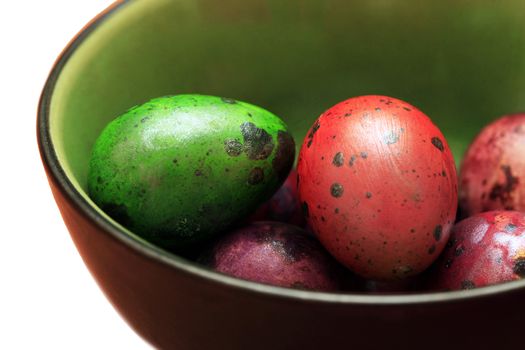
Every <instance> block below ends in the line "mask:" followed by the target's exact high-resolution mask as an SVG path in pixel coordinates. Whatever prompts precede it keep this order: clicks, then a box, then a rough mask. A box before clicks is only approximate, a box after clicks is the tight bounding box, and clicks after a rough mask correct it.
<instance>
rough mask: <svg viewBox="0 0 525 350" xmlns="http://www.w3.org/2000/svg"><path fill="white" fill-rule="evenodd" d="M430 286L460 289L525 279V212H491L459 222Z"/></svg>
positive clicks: (434, 272) (436, 265)
mask: <svg viewBox="0 0 525 350" xmlns="http://www.w3.org/2000/svg"><path fill="white" fill-rule="evenodd" d="M433 270H434V271H433V274H432V276H431V279H430V280H429V284H430V288H431V289H437V290H458V289H472V288H477V287H483V286H487V285H491V284H497V283H502V282H508V281H514V280H518V279H522V278H525V214H524V213H522V212H517V211H490V212H485V213H479V214H476V215H473V216H471V217H469V218H467V219H465V220H463V221H460V222H459V223H457V224H456V225H455V226H454V228H453V230H452V234H451V236H450V240H449V242H448V244H447V247H446V249H445V251H444V252H443V254H442V256H441V257H440V259H439V260H438V261H437V263H436V264H435V266H434V269H433Z"/></svg>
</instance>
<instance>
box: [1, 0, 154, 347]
mask: <svg viewBox="0 0 525 350" xmlns="http://www.w3.org/2000/svg"><path fill="white" fill-rule="evenodd" d="M111 2H112V1H110V0H70V1H58V0H31V1H27V0H26V1H17V0H15V1H9V0H0V152H1V153H0V180H1V181H0V186H1V187H0V199H1V201H0V203H1V204H2V206H1V207H0V234H1V236H0V238H1V239H0V349H150V348H151V347H150V346H148V345H147V344H146V343H145V342H144V341H143V340H142V339H140V338H139V337H138V336H137V335H136V334H135V333H134V332H133V331H132V330H131V329H130V328H129V327H128V326H127V324H126V323H125V322H124V321H123V320H122V318H120V316H119V315H118V314H117V312H116V311H115V310H114V309H113V307H112V306H111V305H110V304H109V302H108V301H107V300H106V299H105V297H104V296H103V294H102V292H101V291H100V290H99V288H98V286H97V285H96V283H95V282H94V280H93V279H92V277H91V275H90V274H89V272H88V271H87V269H86V267H85V266H84V264H83V263H82V260H81V258H80V256H79V255H78V253H77V251H76V249H75V247H74V245H73V243H72V241H71V239H70V238H69V234H68V232H67V230H66V229H65V227H64V224H63V222H62V219H61V217H60V214H59V212H58V209H57V207H56V205H55V202H54V200H53V198H52V196H51V192H50V190H49V187H48V184H47V180H46V176H45V173H44V170H43V167H42V163H41V161H40V156H39V153H38V148H37V143H36V128H35V125H36V109H37V103H38V98H39V95H40V92H41V90H42V87H43V85H44V83H45V80H46V78H47V75H48V73H49V70H50V69H51V67H52V65H53V62H54V61H55V59H56V58H57V56H58V55H59V53H60V52H61V50H62V49H63V48H64V47H65V46H66V44H67V43H68V42H69V40H70V39H71V38H73V37H74V35H75V34H76V33H77V32H78V31H79V30H80V29H81V28H82V27H83V26H84V24H86V23H87V22H88V21H89V20H90V19H91V18H93V17H94V16H95V15H97V14H98V13H99V12H100V11H102V10H103V9H105V8H106V7H107V6H108V5H109V4H110V3H111Z"/></svg>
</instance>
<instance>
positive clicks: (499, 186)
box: [459, 113, 525, 217]
mask: <svg viewBox="0 0 525 350" xmlns="http://www.w3.org/2000/svg"><path fill="white" fill-rule="evenodd" d="M459 200H460V206H461V210H462V215H464V217H468V216H470V215H473V214H475V213H480V212H483V211H489V210H518V211H525V113H522V114H513V115H508V116H504V117H502V118H500V119H498V120H496V121H495V122H493V123H491V124H489V125H487V126H486V127H485V128H484V129H483V130H482V131H481V132H480V133H479V135H478V136H477V137H476V138H475V140H474V141H473V142H472V144H471V145H470V147H469V149H468V150H467V153H466V155H465V158H464V159H463V162H462V164H461V169H460V192H459Z"/></svg>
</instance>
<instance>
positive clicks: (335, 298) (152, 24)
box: [38, 0, 525, 349]
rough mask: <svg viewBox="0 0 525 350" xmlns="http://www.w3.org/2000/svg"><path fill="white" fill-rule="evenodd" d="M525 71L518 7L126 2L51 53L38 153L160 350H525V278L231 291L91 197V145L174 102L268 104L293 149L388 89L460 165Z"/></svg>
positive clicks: (68, 220) (78, 240)
mask: <svg viewBox="0 0 525 350" xmlns="http://www.w3.org/2000/svg"><path fill="white" fill-rule="evenodd" d="M524 61H525V3H524V2H523V1H520V0H516V1H500V2H494V1H488V0H480V1H476V2H473V1H457V0H441V1H432V2H430V1H415V0H414V1H401V0H399V1H396V0H380V1H347V0H308V1H299V0H286V1H284V0H279V1H277V0H275V1H274V0H251V1H242V0H223V1H216V0H177V1H175V0H133V1H122V2H117V3H115V4H114V5H113V6H111V7H110V8H108V9H107V10H106V11H105V12H103V13H102V14H100V15H99V16H98V17H96V18H95V19H93V21H91V22H90V23H89V24H88V25H87V26H86V27H84V29H83V30H82V31H81V32H80V33H79V34H78V36H76V37H75V38H74V39H73V40H72V41H71V43H70V44H69V45H68V46H67V47H66V48H65V50H64V51H63V53H62V54H61V55H60V57H59V58H58V60H57V62H56V64H55V66H54V67H53V69H52V72H51V73H50V75H49V79H48V80H47V83H46V85H45V88H44V90H43V93H42V97H41V102H40V107H39V111H38V141H39V147H40V152H41V156H42V159H43V163H44V166H45V169H46V171H47V174H48V179H49V184H50V186H51V189H52V192H53V194H54V197H55V199H56V203H57V204H58V207H59V208H60V211H61V213H62V215H63V218H64V222H65V224H66V225H67V227H68V229H69V231H70V233H71V236H72V238H73V240H74V242H75V244H76V247H77V248H78V251H79V253H80V254H81V256H82V258H83V259H84V261H85V263H86V265H87V267H88V268H89V270H90V271H91V272H92V274H93V276H94V279H95V280H96V281H97V283H98V284H99V286H100V288H101V289H102V290H103V291H104V293H105V294H106V296H107V298H108V299H109V300H110V302H111V303H112V304H113V305H114V306H115V308H116V309H117V310H118V311H119V312H120V313H121V314H122V316H123V317H124V318H125V319H126V320H127V322H128V323H129V324H130V326H131V327H133V329H134V330H136V331H137V332H138V333H139V334H140V335H141V336H142V337H144V339H146V340H147V341H148V342H150V343H151V344H153V345H154V346H157V347H160V348H173V349H321V348H323V349H324V348H326V349H332V348H338V347H344V348H352V349H380V348H387V347H388V348H390V349H398V348H399V349H400V348H403V349H421V348H425V349H451V348H489V347H497V346H500V345H501V344H506V346H508V347H519V346H521V344H522V343H523V340H522V333H521V332H522V324H523V322H522V320H523V315H525V303H524V302H523V300H525V281H517V282H511V283H506V284H501V285H496V286H491V287H486V288H479V289H475V290H468V291H456V292H448V293H425V294H406V295H364V294H351V293H347V294H328V293H318V292H309V291H300V290H292V289H284V288H278V287H272V286H267V285H261V284H257V283H252V282H247V281H243V280H238V279H235V278H230V277H227V276H224V275H221V274H217V273H214V272H211V271H208V270H206V269H203V268H201V267H200V266H199V265H197V264H195V263H193V262H191V261H189V260H186V259H184V258H182V257H178V256H175V255H173V254H170V253H169V252H166V251H163V250H161V249H159V248H157V247H155V246H152V245H151V244H148V243H147V242H144V241H142V240H141V239H140V238H138V237H136V236H135V235H133V233H131V232H129V231H128V230H126V229H125V228H124V227H122V226H121V225H119V224H118V223H116V222H115V221H113V220H112V219H111V218H110V217H108V216H107V215H105V214H104V213H103V212H102V211H101V210H100V209H99V208H97V206H96V205H95V204H94V203H93V202H92V201H91V200H90V199H89V197H88V195H87V194H86V177H87V167H88V160H89V156H90V151H91V148H92V146H93V143H94V141H95V139H96V137H97V136H98V134H99V133H100V131H101V129H102V128H103V127H104V126H105V125H106V124H107V123H108V122H109V121H110V120H111V119H113V118H115V117H116V116H117V115H119V114H120V113H122V112H123V111H125V110H126V109H127V108H129V107H131V106H133V105H136V104H138V103H142V102H145V101H147V100H148V99H150V98H153V97H157V96H162V95H168V94H177V93H202V94H210V95H219V96H229V97H235V98H238V99H240V100H245V101H248V102H251V103H254V104H257V105H260V106H264V107H265V108H267V109H269V110H271V111H273V112H275V113H276V114H277V115H280V116H283V118H284V119H285V120H286V122H287V123H288V125H289V126H290V128H291V129H292V131H293V134H294V136H295V138H296V139H297V140H302V138H303V137H304V135H305V132H306V130H307V128H308V127H309V126H310V125H311V123H312V122H313V121H314V120H315V118H316V117H317V116H318V115H319V114H320V113H321V112H322V111H324V110H325V109H327V108H329V107H330V106H332V105H333V104H335V103H336V102H339V101H341V100H343V99H346V98H349V97H352V96H357V95H364V94H384V95H390V96H393V97H397V98H401V99H404V100H406V101H408V102H410V103H412V104H414V105H416V106H418V107H419V108H420V109H422V110H423V111H425V112H426V113H427V114H428V115H429V116H430V117H431V118H432V119H433V120H434V121H435V123H436V124H437V125H438V126H439V127H440V128H441V130H442V131H443V133H444V134H445V135H446V137H447V140H448V141H449V144H450V145H451V148H452V149H453V151H454V154H455V156H456V160H457V161H459V160H460V159H461V156H462V154H463V152H464V150H465V148H466V146H467V145H468V143H469V142H470V140H471V139H472V137H473V136H474V135H475V134H476V133H477V131H478V130H479V129H480V127H481V126H482V125H484V124H485V123H487V122H488V121H490V120H492V119H494V118H495V117H497V116H499V115H501V114H504V113H510V112H515V111H518V110H524V109H525V64H524V63H523V62H524ZM298 144H300V142H298ZM95 336H96V335H95Z"/></svg>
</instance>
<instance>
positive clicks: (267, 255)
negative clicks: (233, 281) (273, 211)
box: [199, 221, 344, 291]
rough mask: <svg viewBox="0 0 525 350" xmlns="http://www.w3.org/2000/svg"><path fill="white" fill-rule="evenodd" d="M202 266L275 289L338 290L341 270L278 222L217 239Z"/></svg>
mask: <svg viewBox="0 0 525 350" xmlns="http://www.w3.org/2000/svg"><path fill="white" fill-rule="evenodd" d="M199 260H200V261H201V262H202V263H204V264H205V265H207V266H209V267H210V268H212V269H213V270H215V271H218V272H222V273H224V274H227V275H230V276H234V277H238V278H242V279H246V280H250V281H254V282H260V283H265V284H271V285H274V286H280V287H288V288H296V289H308V290H317V291H337V290H340V289H341V288H343V286H344V285H343V281H342V278H343V269H342V268H341V266H340V265H339V264H338V263H337V262H336V261H335V260H334V259H333V258H332V257H331V256H330V255H328V253H326V252H325V250H324V249H323V247H322V246H321V245H320V244H319V242H317V241H316V240H315V239H314V238H313V237H311V236H309V235H308V234H307V233H306V232H305V231H304V230H302V229H300V228H299V227H296V226H293V225H288V224H285V223H281V222H270V221H264V222H263V221H261V222H255V223H251V224H249V225H247V226H244V227H242V228H239V229H237V230H235V231H234V232H232V233H230V234H228V235H226V236H225V237H222V238H221V239H219V241H218V242H216V244H215V245H214V246H213V248H212V249H211V251H209V252H206V253H205V254H204V255H203V256H202V257H201V258H200V259H199Z"/></svg>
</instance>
